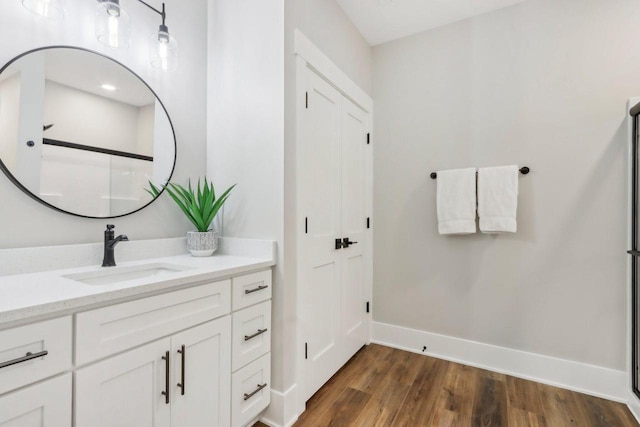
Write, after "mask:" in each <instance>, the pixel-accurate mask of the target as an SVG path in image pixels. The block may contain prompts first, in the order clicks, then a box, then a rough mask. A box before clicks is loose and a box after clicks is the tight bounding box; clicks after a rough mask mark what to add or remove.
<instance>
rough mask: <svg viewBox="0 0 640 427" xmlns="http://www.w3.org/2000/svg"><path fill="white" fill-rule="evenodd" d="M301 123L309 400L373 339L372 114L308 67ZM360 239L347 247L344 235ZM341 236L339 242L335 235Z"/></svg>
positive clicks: (301, 259)
mask: <svg viewBox="0 0 640 427" xmlns="http://www.w3.org/2000/svg"><path fill="white" fill-rule="evenodd" d="M305 89H306V94H305V95H306V99H305V107H304V109H303V110H302V111H301V112H300V117H301V119H300V121H299V126H300V128H299V137H300V138H299V141H298V145H297V147H298V150H299V163H298V164H299V166H300V167H299V169H298V182H299V188H298V191H297V194H298V197H299V205H298V206H299V208H300V211H301V214H300V216H301V219H303V220H304V219H306V220H305V222H304V224H301V226H302V227H304V230H302V234H301V238H299V239H298V242H299V247H298V260H299V261H298V269H299V270H298V278H299V289H300V292H301V295H300V301H301V307H300V318H301V331H302V333H301V337H302V338H303V340H304V343H305V360H304V363H305V365H304V374H303V375H304V380H303V384H304V388H303V398H304V399H305V400H307V399H309V398H310V397H311V396H312V395H313V394H314V393H315V392H316V391H317V390H318V389H319V388H320V387H321V386H322V385H323V384H324V383H325V382H327V380H329V378H331V376H333V374H335V373H336V372H337V371H338V369H340V368H341V367H342V366H343V365H344V364H345V363H346V362H347V361H348V360H349V359H350V358H351V357H352V356H353V355H354V354H355V353H356V351H358V349H360V348H361V347H362V346H363V345H365V344H366V342H367V340H368V322H367V317H366V311H365V303H366V296H367V294H368V291H367V289H368V287H367V283H368V281H369V280H370V279H369V274H368V269H369V268H370V263H369V262H368V260H367V259H366V258H367V256H370V251H368V250H366V249H367V248H368V246H367V245H369V242H368V240H367V239H368V237H369V236H368V235H369V233H367V232H366V231H367V230H366V227H367V217H368V216H369V213H368V212H369V209H368V196H369V187H370V185H371V182H370V180H369V179H368V174H369V173H370V170H369V167H370V166H369V163H370V153H369V151H368V150H369V149H368V145H367V134H368V129H369V114H368V113H366V112H365V111H363V110H362V109H360V108H359V107H358V106H356V105H355V104H354V103H352V102H351V101H349V100H348V99H347V98H346V97H345V96H344V95H342V94H341V93H340V92H339V91H338V90H337V89H335V88H334V87H333V86H332V85H331V84H329V83H328V82H327V81H325V80H324V79H322V78H321V77H320V76H318V75H317V74H316V73H315V72H313V71H312V70H310V69H306V88H305ZM344 238H349V241H350V242H355V243H353V244H350V245H348V247H342V245H343V244H344V242H343V239H344ZM337 239H339V240H340V245H341V246H339V247H336V240H337Z"/></svg>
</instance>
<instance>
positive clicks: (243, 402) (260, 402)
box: [231, 353, 271, 427]
mask: <svg viewBox="0 0 640 427" xmlns="http://www.w3.org/2000/svg"><path fill="white" fill-rule="evenodd" d="M231 382H232V386H231V414H232V415H231V421H232V423H233V426H234V427H241V426H244V425H246V424H247V423H248V422H249V421H251V420H253V419H254V418H255V417H256V416H257V415H258V414H259V413H260V412H262V411H263V410H264V409H265V408H266V407H267V406H269V403H270V402H271V353H267V354H265V355H264V356H262V357H261V358H260V359H258V360H256V361H255V362H252V363H250V364H249V365H247V366H245V367H244V368H242V369H240V370H239V371H238V372H236V373H234V374H233V378H232V381H231Z"/></svg>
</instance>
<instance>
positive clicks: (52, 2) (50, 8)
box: [21, 0, 64, 21]
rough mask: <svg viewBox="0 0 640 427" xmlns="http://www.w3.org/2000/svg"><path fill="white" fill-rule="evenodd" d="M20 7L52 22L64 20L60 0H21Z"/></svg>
mask: <svg viewBox="0 0 640 427" xmlns="http://www.w3.org/2000/svg"><path fill="white" fill-rule="evenodd" d="M21 1H22V6H24V8H25V9H27V10H28V11H29V12H31V13H34V14H36V15H38V16H41V17H43V18H47V19H50V20H52V21H61V20H63V19H64V8H63V7H62V4H61V3H60V0H21Z"/></svg>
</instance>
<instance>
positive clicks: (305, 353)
mask: <svg viewBox="0 0 640 427" xmlns="http://www.w3.org/2000/svg"><path fill="white" fill-rule="evenodd" d="M308 350H309V346H308V344H307V343H304V359H305V360H307V359H308V358H309V352H308Z"/></svg>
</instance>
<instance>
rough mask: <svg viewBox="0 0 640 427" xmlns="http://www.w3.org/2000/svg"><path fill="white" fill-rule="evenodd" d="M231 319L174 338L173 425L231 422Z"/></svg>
mask: <svg viewBox="0 0 640 427" xmlns="http://www.w3.org/2000/svg"><path fill="white" fill-rule="evenodd" d="M230 331H231V318H230V316H225V317H223V318H222V319H218V320H214V321H213V322H209V323H205V324H204V325H200V326H196V327H195V328H191V329H189V330H187V331H185V332H182V333H180V334H176V335H174V336H173V337H171V353H172V355H173V356H172V370H173V380H172V381H171V387H172V389H173V390H172V400H171V405H172V406H171V425H172V426H173V427H202V426H208V427H216V426H219V427H226V426H228V425H230V423H231V400H230V398H229V392H230V390H231V334H230Z"/></svg>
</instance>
